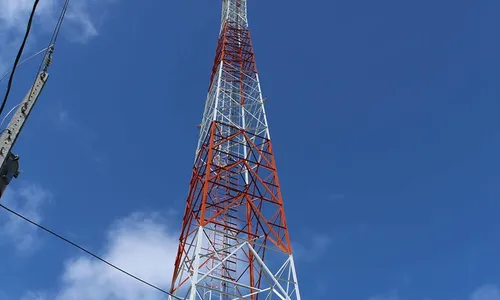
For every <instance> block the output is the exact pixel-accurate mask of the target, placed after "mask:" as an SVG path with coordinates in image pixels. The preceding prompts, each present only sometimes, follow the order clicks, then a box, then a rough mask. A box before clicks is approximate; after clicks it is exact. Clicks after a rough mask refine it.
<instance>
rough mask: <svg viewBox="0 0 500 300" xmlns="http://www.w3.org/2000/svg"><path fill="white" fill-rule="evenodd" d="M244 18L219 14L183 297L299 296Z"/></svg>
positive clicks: (187, 218)
mask: <svg viewBox="0 0 500 300" xmlns="http://www.w3.org/2000/svg"><path fill="white" fill-rule="evenodd" d="M264 102H265V101H264V100H263V97H262V92H261V88H260V83H259V75H258V73H257V67H256V63H255V56H254V51H253V47H252V41H251V38H250V30H249V28H248V21H247V1H246V0H223V1H222V22H221V27H220V32H219V41H218V45H217V51H216V55H215V60H214V65H213V69H212V75H211V78H210V85H209V88H208V95H207V98H206V103H205V111H204V113H203V118H202V122H201V125H200V135H199V139H198V145H197V149H196V153H195V161H194V167H193V172H192V177H191V182H190V188H189V193H188V197H187V203H186V209H185V213H184V218H183V221H182V231H181V235H180V239H179V248H178V252H177V257H176V261H175V269H174V273H173V278H172V285H171V290H170V292H171V293H172V294H174V295H176V296H177V297H180V298H182V299H190V300H194V299H204V300H205V299H252V300H254V299H275V298H276V299H282V300H292V299H293V300H300V299H301V298H300V292H299V283H298V278H297V272H296V269H295V263H294V257H293V255H292V247H291V244H290V236H289V233H288V227H287V222H286V218H285V211H284V206H283V199H282V194H281V191H280V188H281V186H280V183H279V180H278V173H277V169H276V163H275V159H274V153H273V147H272V143H271V137H270V133H269V127H268V123H267V116H266V112H265V107H264Z"/></svg>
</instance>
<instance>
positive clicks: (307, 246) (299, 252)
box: [293, 233, 333, 262]
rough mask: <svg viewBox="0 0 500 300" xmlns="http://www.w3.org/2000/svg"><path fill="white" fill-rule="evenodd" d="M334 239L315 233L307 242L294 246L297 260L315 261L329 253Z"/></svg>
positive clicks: (297, 243)
mask: <svg viewBox="0 0 500 300" xmlns="http://www.w3.org/2000/svg"><path fill="white" fill-rule="evenodd" d="M332 242H333V238H332V237H331V236H329V235H327V234H322V233H314V234H311V235H309V236H308V238H307V240H303V241H301V242H296V243H294V244H293V248H294V249H293V250H294V255H295V257H296V259H297V260H304V261H308V262H311V261H315V260H318V259H320V258H321V256H322V255H324V254H325V253H327V251H328V250H329V248H330V246H331V244H332Z"/></svg>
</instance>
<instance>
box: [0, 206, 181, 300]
mask: <svg viewBox="0 0 500 300" xmlns="http://www.w3.org/2000/svg"><path fill="white" fill-rule="evenodd" d="M0 207H1V208H3V209H5V210H6V211H8V212H9V213H11V214H13V215H16V216H17V217H19V218H21V219H23V220H24V221H26V222H28V223H31V224H32V225H35V226H36V227H38V228H40V229H42V230H43V231H45V232H48V233H50V234H52V235H53V236H55V237H57V238H59V239H60V240H62V241H64V242H66V243H68V244H70V245H72V246H74V247H76V248H78V249H79V250H81V251H83V252H85V253H87V254H88V255H90V256H92V257H94V258H95V259H97V260H99V261H101V262H103V263H105V264H106V265H108V266H110V267H112V268H113V269H116V270H118V271H120V272H122V273H123V274H125V275H127V276H129V277H131V278H133V279H135V280H137V281H139V282H141V283H143V284H145V285H147V286H149V287H151V288H153V289H155V290H157V291H160V292H162V293H164V294H166V295H168V296H171V297H173V298H174V299H178V300H182V298H179V297H178V296H175V295H172V294H171V293H169V292H167V291H166V290H164V289H162V288H160V287H158V286H156V285H154V284H152V283H149V282H147V281H145V280H144V279H141V278H139V277H137V276H135V275H133V274H131V273H130V272H127V271H125V270H124V269H122V268H120V267H118V266H116V265H114V264H112V263H110V262H109V261H107V260H105V259H104V258H102V257H100V256H98V255H97V254H95V253H93V252H91V251H89V250H87V249H85V248H83V247H82V246H80V245H78V244H76V243H75V242H72V241H70V240H69V239H67V238H65V237H63V236H62V235H60V234H58V233H56V232H54V231H53V230H50V229H48V228H46V227H44V226H42V225H40V224H38V223H36V222H35V221H32V220H30V219H28V218H27V217H25V216H23V215H21V214H20V213H18V212H15V211H13V210H12V209H10V208H8V207H6V206H5V205H3V204H0Z"/></svg>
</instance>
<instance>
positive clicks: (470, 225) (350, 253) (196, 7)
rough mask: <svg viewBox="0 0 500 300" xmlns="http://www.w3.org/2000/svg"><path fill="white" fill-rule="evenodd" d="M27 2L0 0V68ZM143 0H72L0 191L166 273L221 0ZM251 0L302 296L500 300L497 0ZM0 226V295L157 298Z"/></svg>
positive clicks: (141, 266) (104, 248) (26, 232)
mask: <svg viewBox="0 0 500 300" xmlns="http://www.w3.org/2000/svg"><path fill="white" fill-rule="evenodd" d="M30 2H31V1H29V0H22V1H19V0H0V28H1V29H0V44H2V45H8V46H2V47H0V70H5V68H6V67H7V66H8V64H10V63H11V62H12V61H13V58H14V55H15V50H16V49H17V47H18V43H19V37H20V36H21V29H22V27H23V26H24V23H23V22H24V21H25V19H26V18H27V15H28V11H29V6H30ZM141 2H142V3H141V4H140V5H139V4H138V2H136V1H123V0H106V1H99V2H97V1H90V0H80V1H77V0H74V2H73V6H72V8H71V13H70V15H69V16H68V19H67V21H68V22H66V23H65V24H64V30H63V32H62V35H63V36H62V38H61V39H60V41H59V42H58V45H57V48H56V53H55V56H54V63H53V65H52V67H51V69H50V74H51V78H50V80H49V83H48V85H47V87H46V90H44V93H43V95H42V97H41V98H40V102H39V103H38V104H37V106H36V109H35V111H34V113H33V115H32V117H31V119H30V120H29V123H28V124H27V126H26V127H25V130H24V131H23V135H22V137H21V138H20V140H19V142H18V144H17V146H16V151H17V153H18V154H20V155H21V166H22V169H23V170H24V173H23V175H22V177H21V178H20V179H19V180H17V181H15V182H14V183H13V184H12V185H11V186H10V187H9V190H8V194H7V195H6V197H5V199H3V200H4V201H5V203H7V204H8V205H9V206H10V207H13V208H16V209H18V210H19V211H21V212H23V213H25V214H27V215H28V216H30V217H32V218H34V219H36V220H38V221H40V222H41V223H42V224H44V225H46V226H48V227H50V228H54V229H55V230H57V231H58V232H60V233H61V234H63V235H65V236H68V237H70V238H72V239H74V240H75V241H77V242H78V243H80V244H82V245H84V246H85V247H88V248H89V249H92V250H93V251H95V252H97V253H99V254H101V255H103V256H105V257H106V258H108V259H110V260H112V261H113V262H116V263H117V264H118V265H120V266H123V267H124V268H126V269H127V270H130V271H131V272H133V273H136V274H138V275H139V276H143V277H145V278H146V279H148V280H151V281H152V282H154V283H156V284H159V285H162V286H165V287H168V282H169V279H170V274H171V272H172V270H171V269H172V262H173V259H174V258H173V255H175V250H176V249H175V248H176V247H177V245H176V240H177V237H178V234H177V232H178V231H179V229H180V228H179V227H180V223H181V215H180V212H182V210H183V209H184V201H185V197H186V194H187V189H188V183H189V176H190V171H191V165H192V162H193V158H194V151H195V147H196V139H197V130H198V129H197V127H196V125H197V124H198V123H199V122H200V120H201V115H202V110H203V106H204V99H205V96H206V92H207V86H208V80H209V76H210V71H211V67H212V62H213V56H214V53H215V46H216V42H217V34H218V29H219V27H218V26H219V21H220V1H214V0H211V1H196V2H193V1H141ZM248 2H249V4H248V7H249V19H250V26H251V30H252V37H253V44H254V47H255V51H256V57H257V65H258V68H259V72H260V78H261V81H262V88H263V92H264V96H265V97H267V98H268V99H269V102H268V104H267V111H268V117H269V124H270V128H271V135H272V138H273V142H274V149H275V154H276V159H277V163H278V168H279V175H280V181H281V183H282V191H283V195H284V201H285V209H286V213H287V218H288V223H289V229H290V231H291V236H292V239H293V241H294V249H295V252H296V256H297V268H298V272H299V273H298V275H299V280H300V283H301V291H302V294H303V298H304V299H352V300H499V299H500V271H499V270H500V259H499V258H498V255H497V253H499V251H500V221H498V211H499V210H500V202H499V201H498V199H499V197H500V185H499V184H498V182H499V180H500V173H499V171H498V170H500V158H499V155H498V153H500V133H499V131H498V130H496V129H497V128H499V125H500V120H499V118H498V117H497V115H498V112H499V111H500V102H499V101H498V97H499V96H500V93H499V92H500V88H499V82H500V81H499V80H500V72H499V71H498V70H500V56H499V54H498V53H500V39H499V37H498V33H497V28H499V26H500V20H499V19H498V17H497V15H498V13H497V12H498V11H499V9H500V3H499V2H498V1H495V0H483V1H475V2H474V3H472V2H470V1H463V0H456V1H448V0H443V1H430V0H423V1H418V3H417V2H414V3H413V2H412V3H410V1H396V0H386V1H368V0H357V1H345V0H340V1H313V2H311V3H305V2H304V1H271V2H270V1H251V0H250V1H248ZM54 4H60V2H58V1H56V0H52V1H45V6H44V7H42V9H41V10H40V13H39V15H38V16H37V20H36V23H35V27H34V31H33V35H32V36H31V37H30V39H31V40H30V43H29V45H28V48H27V49H26V53H34V52H36V51H38V50H39V49H41V48H43V47H44V46H45V44H46V41H48V33H49V32H48V30H50V28H51V26H52V25H53V24H54V11H53V8H52V5H54ZM19 24H21V25H19ZM36 66H37V65H36V62H31V63H27V64H25V65H24V66H22V67H21V68H20V69H19V71H18V73H17V76H16V80H15V83H14V89H13V92H12V95H11V97H10V102H9V103H8V108H9V109H10V107H12V106H13V105H15V104H17V102H18V101H19V100H20V99H21V97H22V96H23V95H24V93H25V92H26V91H27V89H28V85H29V79H31V78H32V76H33V75H34V71H35V69H36ZM2 72H3V71H2ZM0 73H1V72H0ZM0 88H1V89H2V91H3V90H4V89H5V82H2V83H1V86H0ZM0 237H1V239H0V251H1V253H2V255H0V265H1V266H2V267H1V268H0V278H2V284H1V285H0V290H1V291H0V299H2V300H3V299H22V300H42V299H43V300H46V299H75V300H79V299H90V300H94V299H96V300H97V299H109V300H115V299H116V300H122V299H123V300H129V299H141V300H156V299H165V298H164V297H163V295H161V294H158V293H157V292H155V291H154V290H151V289H149V288H147V287H143V286H141V285H140V284H135V283H134V282H132V281H131V280H130V279H128V278H126V277H123V276H121V275H120V274H117V273H116V272H115V271H113V270H109V269H108V268H107V267H105V266H102V265H101V264H100V263H98V262H95V261H94V260H92V259H89V258H87V257H85V256H83V255H82V254H81V253H79V252H78V250H75V249H73V248H72V247H70V246H68V245H66V244H64V243H62V242H60V241H58V240H55V239H54V238H53V237H51V236H47V235H46V234H44V233H43V232H39V231H36V230H33V228H31V227H30V226H27V225H26V224H23V223H21V222H19V221H17V220H16V219H13V218H11V217H9V216H8V215H7V214H6V213H0ZM89 291H92V293H94V294H89ZM2 297H4V298H2ZM57 297H59V298H57Z"/></svg>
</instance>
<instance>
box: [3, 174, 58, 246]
mask: <svg viewBox="0 0 500 300" xmlns="http://www.w3.org/2000/svg"><path fill="white" fill-rule="evenodd" d="M51 197H52V196H51V194H50V193H49V192H48V191H46V190H44V189H43V188H41V187H40V186H38V185H35V184H32V185H27V186H25V187H22V188H20V189H17V190H14V189H13V187H9V189H7V190H6V192H5V195H4V196H3V199H2V201H3V202H4V203H5V205H6V206H7V207H9V208H11V209H13V210H15V211H17V212H18V213H20V214H22V215H24V216H25V217H27V218H29V219H31V220H33V221H35V222H40V221H41V220H42V215H41V208H42V207H43V205H44V204H46V203H47V202H48V201H50V199H51ZM36 231H37V229H36V228H35V227H34V226H33V225H31V224H29V223H27V222H26V221H24V220H22V219H20V218H19V217H17V216H15V215H12V214H8V213H7V212H2V213H1V214H0V235H1V236H2V237H3V238H5V239H6V240H7V241H11V242H13V243H14V245H15V247H16V248H17V250H19V251H22V252H26V251H29V250H32V249H34V248H36V241H37V237H36Z"/></svg>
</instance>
